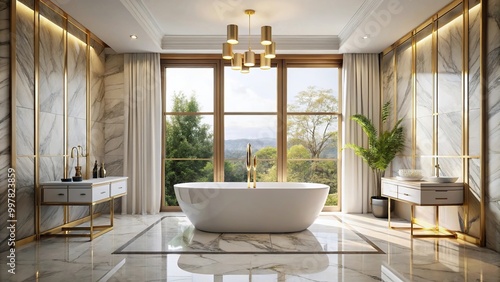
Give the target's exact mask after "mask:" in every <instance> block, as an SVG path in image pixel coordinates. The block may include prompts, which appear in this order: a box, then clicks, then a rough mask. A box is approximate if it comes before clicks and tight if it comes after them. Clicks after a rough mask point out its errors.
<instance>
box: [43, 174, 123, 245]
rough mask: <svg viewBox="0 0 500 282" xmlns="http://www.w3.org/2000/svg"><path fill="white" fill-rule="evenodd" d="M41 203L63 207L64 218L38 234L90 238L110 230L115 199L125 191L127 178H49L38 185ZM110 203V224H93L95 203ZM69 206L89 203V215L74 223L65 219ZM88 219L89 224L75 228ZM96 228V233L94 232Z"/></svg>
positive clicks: (87, 204)
mask: <svg viewBox="0 0 500 282" xmlns="http://www.w3.org/2000/svg"><path fill="white" fill-rule="evenodd" d="M40 191H41V193H40V194H41V196H40V198H41V199H40V205H39V213H41V212H42V209H41V206H44V205H56V206H64V207H65V209H64V213H65V216H64V218H65V221H64V224H63V225H62V226H60V227H57V228H54V229H51V230H47V231H44V232H43V233H41V234H40V235H52V236H85V237H90V240H92V239H93V238H95V237H97V236H100V235H102V234H104V233H106V232H108V231H110V230H112V229H113V216H114V213H113V211H114V201H113V200H114V199H116V198H119V197H122V196H125V195H126V194H127V177H106V178H94V179H87V180H83V181H81V182H60V181H51V182H46V183H42V184H41V185H40ZM104 202H109V208H110V211H109V213H110V224H109V225H99V226H96V225H94V223H93V219H94V217H96V215H95V214H94V206H95V205H96V204H99V203H104ZM68 206H88V207H89V216H88V217H86V218H84V219H83V220H77V221H76V222H68V221H67V218H69V210H68V209H67V207H68ZM85 221H90V226H88V227H77V226H75V225H77V224H79V223H82V222H85ZM74 230H87V231H88V232H87V233H71V232H70V231H74ZM94 231H96V232H94Z"/></svg>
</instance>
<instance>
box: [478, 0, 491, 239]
mask: <svg viewBox="0 0 500 282" xmlns="http://www.w3.org/2000/svg"><path fill="white" fill-rule="evenodd" d="M480 5H481V12H480V13H481V21H480V24H479V33H480V40H479V61H480V64H479V73H480V74H479V88H480V90H479V91H480V93H481V94H480V95H481V99H480V101H481V105H480V108H479V111H480V124H481V129H480V134H479V135H480V139H481V142H480V149H479V150H480V155H481V158H480V160H481V161H480V162H481V168H480V172H479V174H480V176H481V177H480V178H481V179H480V181H479V183H480V187H481V189H480V194H481V201H480V202H479V204H480V210H481V213H480V217H481V219H480V227H479V228H480V237H479V240H480V245H481V246H482V247H484V246H486V203H485V202H486V189H488V188H489V184H488V177H487V174H486V168H487V167H488V162H487V156H488V145H487V142H488V122H487V121H488V110H487V109H488V93H487V91H488V87H487V84H486V83H487V82H488V80H487V79H486V76H487V74H488V72H487V68H486V66H487V55H488V51H487V49H486V48H487V41H486V38H487V26H488V1H485V0H481V4H480Z"/></svg>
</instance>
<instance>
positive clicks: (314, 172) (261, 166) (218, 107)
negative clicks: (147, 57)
mask: <svg viewBox="0 0 500 282" xmlns="http://www.w3.org/2000/svg"><path fill="white" fill-rule="evenodd" d="M225 62H226V61H223V60H215V59H214V60H194V59H193V60H177V59H170V58H169V59H164V60H163V64H162V68H163V73H164V75H163V83H164V84H163V85H164V95H165V97H164V101H165V105H164V109H165V113H164V116H165V132H164V149H165V159H164V163H165V167H164V172H165V178H164V184H165V185H164V195H165V201H164V206H165V207H171V206H177V201H176V199H175V193H174V190H173V185H174V184H176V183H181V182H196V181H209V182H211V181H226V182H243V181H246V167H245V152H246V145H247V143H250V144H252V149H253V150H252V151H253V154H254V155H256V156H257V159H258V166H257V180H258V181H261V182H262V181H268V182H275V181H288V182H316V183H324V184H327V185H329V186H330V195H329V197H328V199H327V201H326V203H325V207H329V208H327V209H328V210H338V209H339V206H338V198H339V178H338V175H339V174H340V172H339V169H338V168H339V159H338V156H339V146H338V144H339V136H340V133H339V128H340V126H339V125H340V122H341V120H340V117H341V115H340V110H339V109H340V108H341V107H340V97H341V95H340V79H339V75H340V65H341V59H339V58H338V57H333V58H332V57H329V58H325V59H310V58H308V59H307V60H306V59H300V58H290V59H288V60H287V59H281V60H273V63H274V64H273V67H272V68H271V69H270V70H261V69H259V68H252V69H251V71H250V73H249V74H242V73H240V72H237V71H234V70H231V68H230V67H229V66H227V65H224V63H225ZM164 209H165V210H168V209H169V208H164Z"/></svg>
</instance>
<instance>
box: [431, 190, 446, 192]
mask: <svg viewBox="0 0 500 282" xmlns="http://www.w3.org/2000/svg"><path fill="white" fill-rule="evenodd" d="M434 192H441V193H446V192H448V190H435V191H434Z"/></svg>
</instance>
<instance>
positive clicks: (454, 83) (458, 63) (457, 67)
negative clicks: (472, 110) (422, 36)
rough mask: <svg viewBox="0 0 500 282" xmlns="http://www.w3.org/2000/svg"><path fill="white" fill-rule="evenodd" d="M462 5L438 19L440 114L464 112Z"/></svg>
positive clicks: (438, 94) (438, 95)
mask: <svg viewBox="0 0 500 282" xmlns="http://www.w3.org/2000/svg"><path fill="white" fill-rule="evenodd" d="M461 9H462V5H459V6H457V7H456V8H454V9H453V10H452V11H450V12H448V13H447V15H445V16H443V17H442V18H440V19H438V26H439V29H438V38H437V42H438V46H437V52H438V60H437V72H438V74H437V80H438V93H437V97H438V112H439V113H451V112H460V111H461V110H462V101H463V99H462V45H463V44H462V36H463V34H462V29H463V16H462V15H461V14H460V11H461Z"/></svg>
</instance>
